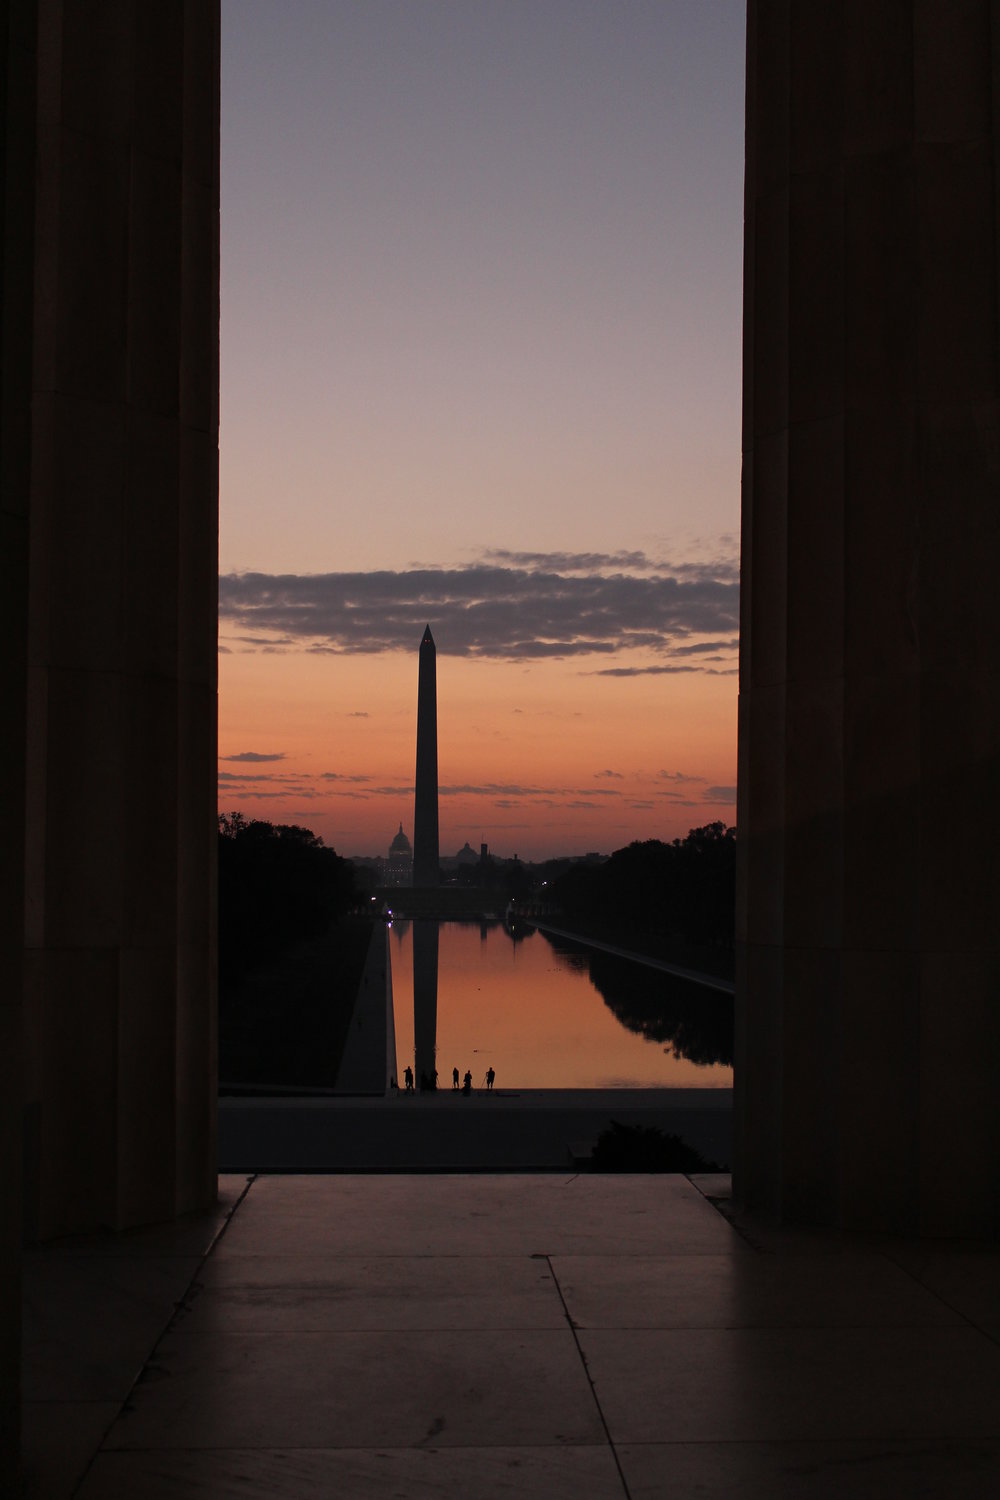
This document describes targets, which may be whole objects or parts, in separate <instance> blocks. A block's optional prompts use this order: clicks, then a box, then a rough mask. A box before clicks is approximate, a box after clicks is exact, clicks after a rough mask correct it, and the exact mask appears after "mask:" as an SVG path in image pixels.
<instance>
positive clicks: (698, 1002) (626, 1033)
mask: <svg viewBox="0 0 1000 1500" xmlns="http://www.w3.org/2000/svg"><path fill="white" fill-rule="evenodd" d="M392 969H393V993H394V997H395V1017H396V1037H397V1043H398V1047H399V1062H400V1065H401V1066H402V1067H404V1068H405V1066H406V1064H407V1062H408V1061H410V1059H411V1058H412V1060H413V1068H414V1072H415V1074H416V1077H417V1080H418V1081H419V1079H420V1077H421V1074H423V1075H424V1077H425V1078H426V1079H427V1080H428V1081H429V1080H430V1079H431V1078H432V1077H433V1075H434V1073H435V1071H438V1070H439V1071H440V1073H441V1075H442V1077H443V1078H445V1079H446V1080H448V1079H450V1078H451V1076H452V1070H453V1068H458V1069H459V1070H460V1072H461V1074H462V1075H463V1076H464V1075H465V1073H466V1071H471V1072H472V1075H473V1078H474V1080H475V1086H476V1087H477V1088H478V1087H479V1082H480V1077H481V1076H483V1075H485V1073H486V1071H487V1070H488V1069H489V1068H490V1067H494V1068H495V1069H496V1073H497V1086H498V1088H500V1089H504V1088H609V1087H633V1088H636V1087H639V1088H641V1087H650V1086H658V1087H664V1086H674V1087H683V1086H692V1085H695V1086H706V1087H719V1086H729V1085H730V1084H731V1083H732V1073H731V1067H730V1064H731V1061H732V1001H731V999H730V998H729V997H727V996H725V995H720V994H718V993H717V992H714V991H711V990H706V989H704V988H702V987H701V986H699V985H693V984H691V983H690V982H689V981H684V980H678V979H675V978H674V977H673V976H671V975H667V974H664V973H662V972H660V971H658V970H655V969H649V968H646V967H644V966H642V965H639V964H636V963H633V962H631V961H629V960H627V959H619V958H615V957H614V956H613V955H611V954H604V953H601V952H598V951H596V950H593V949H587V948H583V947H581V946H580V945H578V944H575V943H570V942H567V941H566V940H564V939H561V938H555V937H550V936H549V935H548V934H541V933H537V932H535V931H534V929H531V928H519V929H517V930H515V931H514V932H513V933H511V932H505V930H504V928H503V926H502V924H500V923H499V922H484V923H478V922H473V923H459V922H446V923H437V922H431V921H426V920H417V921H414V922H413V923H397V924H394V927H393V941H392Z"/></svg>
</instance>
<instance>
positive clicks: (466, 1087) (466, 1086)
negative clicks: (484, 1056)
mask: <svg viewBox="0 0 1000 1500" xmlns="http://www.w3.org/2000/svg"><path fill="white" fill-rule="evenodd" d="M462 1093H463V1094H471V1093H472V1073H471V1072H469V1071H468V1070H467V1071H466V1074H465V1077H464V1079H463V1080H462Z"/></svg>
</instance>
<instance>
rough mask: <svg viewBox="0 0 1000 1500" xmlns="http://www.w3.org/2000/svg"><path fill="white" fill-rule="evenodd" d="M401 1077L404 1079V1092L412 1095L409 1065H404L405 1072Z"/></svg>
mask: <svg viewBox="0 0 1000 1500" xmlns="http://www.w3.org/2000/svg"><path fill="white" fill-rule="evenodd" d="M403 1077H404V1078H405V1079H406V1092H407V1093H408V1094H412V1093H413V1069H412V1068H411V1067H410V1065H409V1063H407V1065H406V1072H405V1073H404V1074H403Z"/></svg>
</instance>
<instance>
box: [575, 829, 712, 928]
mask: <svg viewBox="0 0 1000 1500" xmlns="http://www.w3.org/2000/svg"><path fill="white" fill-rule="evenodd" d="M550 894H551V898H552V900H554V901H555V902H557V903H558V905H559V906H561V907H562V909H563V911H565V912H566V913H567V914H569V915H571V916H574V917H577V918H581V919H583V920H586V921H591V922H594V923H598V924H604V925H606V924H612V925H620V926H630V927H635V928H641V929H643V930H645V931H647V932H650V933H656V934H664V935H667V936H675V937H677V938H679V939H681V940H682V941H683V942H685V943H691V944H701V945H703V946H712V947H720V948H726V949H731V947H732V943H733V928H734V925H735V912H736V830H735V828H727V827H726V825H725V824H724V823H709V824H707V825H706V826H705V827H704V828H692V830H691V832H690V833H688V834H687V836H686V837H685V838H683V839H674V841H673V843H671V844H665V843H663V842H661V840H659V839H645V840H642V841H636V842H635V843H632V844H629V845H627V847H626V848H624V849H616V850H615V852H614V854H612V856H611V858H610V859H607V860H605V861H604V863H603V864H600V865H594V864H582V863H581V864H576V865H572V866H571V867H570V868H569V869H568V870H567V871H566V872H565V873H564V874H562V875H560V876H558V877H557V879H556V880H554V881H553V882H552V885H551V887H550Z"/></svg>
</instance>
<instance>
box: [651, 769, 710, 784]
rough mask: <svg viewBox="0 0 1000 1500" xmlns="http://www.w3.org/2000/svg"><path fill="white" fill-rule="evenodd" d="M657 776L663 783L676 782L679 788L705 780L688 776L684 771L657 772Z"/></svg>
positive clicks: (702, 777)
mask: <svg viewBox="0 0 1000 1500" xmlns="http://www.w3.org/2000/svg"><path fill="white" fill-rule="evenodd" d="M656 774H657V776H658V777H659V779H660V780H661V781H673V782H676V784H677V785H678V786H682V785H684V784H685V783H686V782H690V781H704V780H705V778H704V776H688V775H687V773H686V772H684V771H657V773H656Z"/></svg>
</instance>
